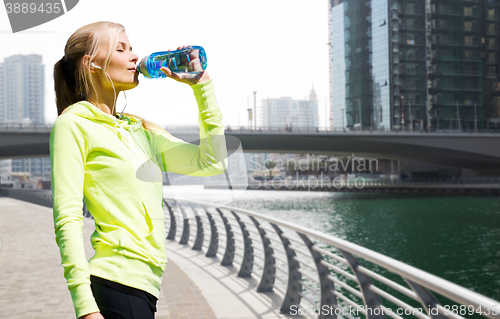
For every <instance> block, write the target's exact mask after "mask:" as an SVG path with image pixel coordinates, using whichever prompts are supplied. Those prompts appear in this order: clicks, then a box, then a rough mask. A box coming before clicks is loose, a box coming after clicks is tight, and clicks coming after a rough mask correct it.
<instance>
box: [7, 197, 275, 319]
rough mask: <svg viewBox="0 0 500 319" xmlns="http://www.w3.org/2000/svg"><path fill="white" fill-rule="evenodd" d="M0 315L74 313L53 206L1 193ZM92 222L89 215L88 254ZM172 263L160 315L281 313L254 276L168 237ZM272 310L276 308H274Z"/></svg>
mask: <svg viewBox="0 0 500 319" xmlns="http://www.w3.org/2000/svg"><path fill="white" fill-rule="evenodd" d="M0 216H1V217H0V218H1V222H0V318H10V319H18V318H29V319H34V318H53V319H59V318H61V319H65V318H72V319H73V318H75V312H74V310H73V304H72V301H71V296H70V294H69V291H68V289H67V287H66V280H65V279H64V275H63V268H62V266H61V259H60V256H59V248H58V247H57V244H56V242H55V235H54V226H53V221H52V209H51V208H47V207H43V206H39V205H35V204H31V203H27V202H23V201H19V200H16V199H11V198H6V197H0ZM93 231H94V223H93V221H92V220H91V219H88V218H85V221H84V229H83V236H84V239H85V250H86V254H87V259H89V258H90V257H91V256H92V255H93V254H94V251H93V249H92V247H91V245H90V241H89V237H90V234H91V233H92V232H93ZM167 251H168V254H169V263H168V266H167V270H166V273H165V276H164V277H163V283H162V289H161V294H160V298H159V300H158V305H157V308H158V312H157V313H156V318H157V319H167V318H189V319H191V318H278V317H282V316H280V315H279V314H278V310H277V309H278V308H279V304H280V303H281V299H280V298H279V297H278V296H276V295H274V296H273V295H267V294H257V293H256V292H255V285H256V283H255V282H254V280H252V279H250V280H245V279H241V278H237V277H236V276H233V273H234V272H235V271H236V270H235V268H231V267H230V268H227V267H222V266H220V260H218V259H216V258H215V259H208V258H206V257H204V254H203V253H202V252H195V251H193V250H191V249H190V247H188V246H182V245H179V244H178V243H176V242H172V241H167ZM270 309H272V310H270Z"/></svg>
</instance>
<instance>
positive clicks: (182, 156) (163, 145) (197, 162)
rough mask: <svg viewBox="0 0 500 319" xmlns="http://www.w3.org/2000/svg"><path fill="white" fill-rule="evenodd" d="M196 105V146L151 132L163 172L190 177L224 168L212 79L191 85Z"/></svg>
mask: <svg viewBox="0 0 500 319" xmlns="http://www.w3.org/2000/svg"><path fill="white" fill-rule="evenodd" d="M191 88H192V89H193V92H194V95H195V98H196V101H197V103H198V110H199V113H198V122H199V123H200V133H199V136H200V144H199V146H198V145H194V144H190V143H187V142H185V141H183V140H181V139H178V138H176V137H174V136H172V135H170V134H168V135H167V134H165V132H161V131H153V132H151V133H150V134H151V141H152V143H153V147H154V149H155V152H156V158H157V160H158V162H159V164H160V167H161V169H162V170H163V171H166V172H167V171H168V172H175V173H179V174H184V175H190V176H212V175H219V174H222V173H224V171H225V170H226V169H227V149H226V140H225V136H224V124H223V123H222V114H221V112H220V109H219V107H218V105H217V101H216V99H215V91H214V88H213V83H212V80H210V79H209V80H207V81H204V82H198V83H196V84H193V85H191Z"/></svg>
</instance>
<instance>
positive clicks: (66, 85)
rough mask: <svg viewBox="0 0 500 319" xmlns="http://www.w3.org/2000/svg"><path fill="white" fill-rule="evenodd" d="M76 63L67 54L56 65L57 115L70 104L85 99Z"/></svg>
mask: <svg viewBox="0 0 500 319" xmlns="http://www.w3.org/2000/svg"><path fill="white" fill-rule="evenodd" d="M77 74H78V73H77V72H76V67H75V66H74V63H72V62H71V61H70V60H69V59H68V58H67V57H66V56H64V57H63V58H62V59H60V60H59V61H57V63H56V64H55V65H54V89H55V91H56V106H57V115H58V116H59V115H61V113H62V112H63V111H64V110H65V109H66V108H67V107H68V106H70V105H72V104H74V103H76V102H79V101H82V100H84V94H82V93H81V91H80V85H78V84H77V83H78V81H77V78H76V76H77Z"/></svg>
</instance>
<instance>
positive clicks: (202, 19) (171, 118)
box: [0, 0, 330, 127]
mask: <svg viewBox="0 0 500 319" xmlns="http://www.w3.org/2000/svg"><path fill="white" fill-rule="evenodd" d="M96 21H112V22H119V23H121V24H123V25H124V26H125V29H126V33H127V35H128V38H129V40H130V42H131V44H132V47H133V49H134V52H135V53H137V54H138V55H139V57H140V58H142V57H143V56H146V55H149V54H151V53H153V52H156V51H165V50H168V49H175V48H177V47H178V46H180V45H186V44H191V45H201V46H203V47H204V48H205V50H206V52H207V57H208V67H207V71H208V72H209V74H210V76H211V78H212V79H213V81H214V86H215V90H216V96H217V101H218V103H219V107H220V108H221V110H222V115H223V119H224V123H225V124H226V125H231V126H232V127H236V126H239V125H245V126H246V125H247V123H248V115H247V111H246V109H247V107H248V105H250V107H252V108H253V104H254V101H253V91H257V107H258V108H259V107H260V105H261V99H263V98H267V97H269V98H279V97H282V96H289V97H292V98H294V99H304V98H306V97H308V96H309V92H310V90H311V87H312V86H313V85H314V88H315V90H316V93H317V95H318V100H319V115H320V126H324V125H325V107H326V106H327V103H328V104H329V102H327V101H328V96H329V94H330V93H329V76H328V72H329V64H328V44H327V43H328V2H327V0H315V1H304V0H301V1H298V0H286V1H285V0H253V1H234V0H233V1H230V0H190V1H170V0H166V1H165V0H158V1H157V0H142V1H137V0H100V1H97V0H80V2H79V3H78V5H77V6H76V7H75V8H74V9H73V10H71V11H69V12H68V13H67V14H65V15H63V16H61V17H59V18H57V19H55V20H52V21H50V22H47V23H45V24H42V25H40V26H38V27H35V28H32V29H29V30H26V31H23V32H19V33H15V34H13V33H12V31H11V28H10V24H9V21H8V17H7V13H6V10H5V7H4V6H1V7H0V43H1V46H0V62H3V60H4V58H5V57H8V56H11V55H13V54H33V53H35V54H40V55H42V56H43V63H44V64H45V92H46V99H45V118H46V121H47V122H48V123H53V122H54V120H55V119H56V117H57V110H56V106H55V103H54V91H53V79H52V68H53V65H54V63H55V62H56V61H57V60H59V59H60V58H61V57H62V56H63V54H64V46H65V44H66V41H67V39H68V38H69V36H70V35H71V34H72V33H73V32H74V31H75V30H76V29H78V28H79V27H81V26H83V25H86V24H89V23H92V22H96ZM139 79H140V84H139V86H138V87H137V88H135V89H133V90H130V91H128V93H127V99H128V105H127V108H126V110H125V112H129V113H133V114H137V115H140V116H143V117H144V118H146V119H150V120H152V121H153V122H156V123H158V124H160V125H167V126H168V125H197V112H198V110H197V106H196V101H195V99H194V96H193V94H192V90H191V88H190V87H189V86H188V85H185V84H182V83H178V82H175V81H174V80H172V79H161V80H160V79H154V80H153V79H145V78H144V77H143V76H142V75H141V76H140V77H139ZM124 105H125V101H124V99H123V95H120V99H119V100H118V102H117V112H121V111H122V109H123V106H124Z"/></svg>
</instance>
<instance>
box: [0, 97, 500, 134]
mask: <svg viewBox="0 0 500 319" xmlns="http://www.w3.org/2000/svg"><path fill="white" fill-rule="evenodd" d="M453 105H454V104H453ZM442 120H444V119H442ZM454 121H455V122H456V120H454ZM466 121H467V122H471V120H466ZM466 121H462V123H463V122H466ZM455 122H453V123H455ZM2 129H5V130H15V129H26V130H28V129H31V130H41V131H42V130H43V131H46V130H50V129H52V124H26V123H9V124H0V130H2ZM165 129H166V130H167V131H169V132H172V133H174V132H198V131H199V127H198V126H194V125H193V126H170V125H167V126H166V128H165ZM225 132H226V133H231V132H235V133H237V132H240V133H244V132H248V133H255V132H258V133H292V134H293V133H349V134H363V133H365V134H373V133H381V134H415V135H416V134H450V135H452V134H499V133H500V129H499V128H487V129H477V130H475V129H473V128H467V129H461V130H458V129H439V130H436V129H432V130H430V131H427V129H420V128H414V129H413V130H412V129H411V128H410V127H405V128H404V129H403V128H399V129H391V130H387V129H382V128H375V127H370V126H365V127H362V128H346V127H333V128H332V127H325V126H314V127H295V126H294V127H293V128H292V130H291V131H290V130H287V129H286V128H285V127H278V126H258V127H250V126H238V127H233V126H231V125H227V126H226V128H225Z"/></svg>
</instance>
